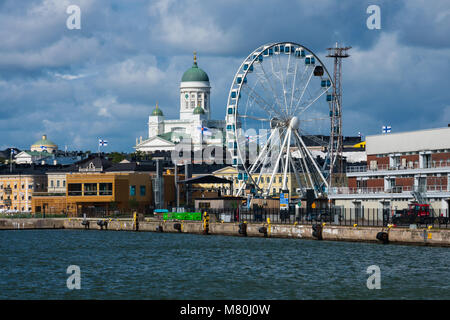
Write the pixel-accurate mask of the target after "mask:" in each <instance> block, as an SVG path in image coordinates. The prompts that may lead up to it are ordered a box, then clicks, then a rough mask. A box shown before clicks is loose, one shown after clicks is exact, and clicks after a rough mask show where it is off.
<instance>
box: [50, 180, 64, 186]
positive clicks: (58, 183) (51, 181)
mask: <svg viewBox="0 0 450 320" xmlns="http://www.w3.org/2000/svg"><path fill="white" fill-rule="evenodd" d="M62 186H63V188H65V187H66V180H63V182H62ZM50 187H51V188H54V187H55V184H54V180H50ZM56 187H57V188H59V187H60V180H56Z"/></svg>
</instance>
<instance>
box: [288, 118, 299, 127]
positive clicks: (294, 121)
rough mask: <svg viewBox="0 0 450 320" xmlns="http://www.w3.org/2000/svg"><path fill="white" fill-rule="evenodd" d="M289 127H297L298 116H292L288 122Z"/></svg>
mask: <svg viewBox="0 0 450 320" xmlns="http://www.w3.org/2000/svg"><path fill="white" fill-rule="evenodd" d="M289 127H290V128H291V129H297V128H298V118H297V117H292V119H291V121H290V123H289Z"/></svg>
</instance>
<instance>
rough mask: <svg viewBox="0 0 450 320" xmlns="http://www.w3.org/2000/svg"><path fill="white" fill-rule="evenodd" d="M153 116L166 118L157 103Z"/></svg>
mask: <svg viewBox="0 0 450 320" xmlns="http://www.w3.org/2000/svg"><path fill="white" fill-rule="evenodd" d="M152 116H161V117H162V116H164V114H163V113H162V111H161V109H159V107H158V103H156V108H155V110H153V112H152Z"/></svg>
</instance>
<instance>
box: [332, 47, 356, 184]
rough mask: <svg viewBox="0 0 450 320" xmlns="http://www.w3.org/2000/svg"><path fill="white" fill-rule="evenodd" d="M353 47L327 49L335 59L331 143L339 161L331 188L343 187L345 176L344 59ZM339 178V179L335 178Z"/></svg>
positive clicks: (333, 170) (335, 167)
mask: <svg viewBox="0 0 450 320" xmlns="http://www.w3.org/2000/svg"><path fill="white" fill-rule="evenodd" d="M351 48H352V47H339V46H338V43H337V42H336V46H335V47H334V48H327V50H328V55H327V57H328V58H334V75H333V83H334V86H333V97H334V99H333V103H332V112H333V113H332V121H331V135H330V140H331V141H330V143H331V146H333V148H332V150H333V152H335V155H334V157H336V160H337V161H331V162H330V163H331V164H330V181H329V187H331V186H332V185H333V184H335V183H336V184H338V185H341V186H342V183H343V176H344V173H345V169H344V162H343V157H342V153H343V139H342V59H343V58H348V57H349V56H350V55H349V54H348V53H347V51H348V50H350V49H351ZM335 176H337V179H334V177H335Z"/></svg>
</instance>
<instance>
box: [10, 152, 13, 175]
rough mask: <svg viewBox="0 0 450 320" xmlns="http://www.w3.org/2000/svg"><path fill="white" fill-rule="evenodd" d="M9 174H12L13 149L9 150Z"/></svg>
mask: <svg viewBox="0 0 450 320" xmlns="http://www.w3.org/2000/svg"><path fill="white" fill-rule="evenodd" d="M9 151H10V152H9V173H11V172H12V153H13V149H11V150H9Z"/></svg>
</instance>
